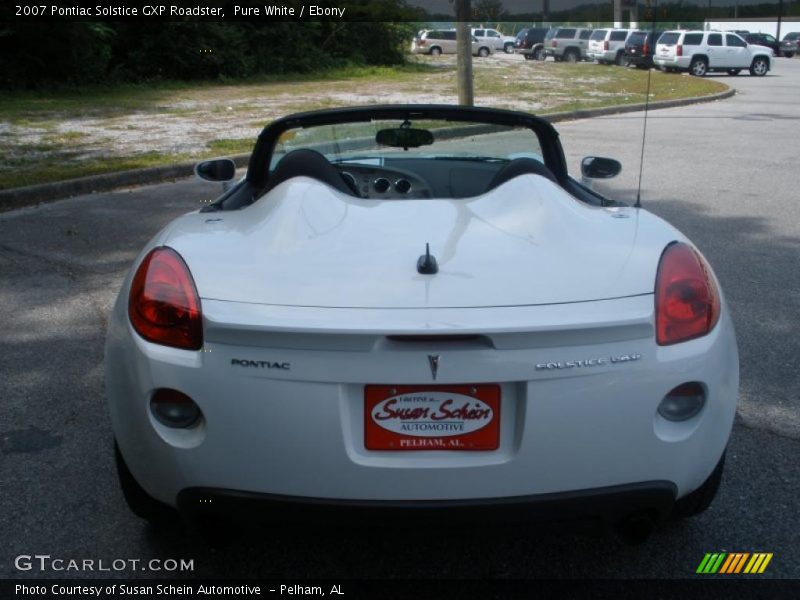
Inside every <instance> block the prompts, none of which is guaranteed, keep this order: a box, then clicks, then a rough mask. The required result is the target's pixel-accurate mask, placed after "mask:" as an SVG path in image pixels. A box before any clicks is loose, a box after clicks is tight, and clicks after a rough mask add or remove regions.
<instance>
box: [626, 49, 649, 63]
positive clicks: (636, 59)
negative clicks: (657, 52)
mask: <svg viewBox="0 0 800 600" xmlns="http://www.w3.org/2000/svg"><path fill="white" fill-rule="evenodd" d="M625 58H626V59H627V60H628V62H629V63H630V64H632V65H648V66H652V64H653V57H652V56H642V55H641V54H628V53H627V52H626V53H625Z"/></svg>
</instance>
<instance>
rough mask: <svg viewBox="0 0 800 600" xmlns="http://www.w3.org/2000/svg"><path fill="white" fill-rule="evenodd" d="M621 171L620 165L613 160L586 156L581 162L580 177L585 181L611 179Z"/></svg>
mask: <svg viewBox="0 0 800 600" xmlns="http://www.w3.org/2000/svg"><path fill="white" fill-rule="evenodd" d="M620 171H622V163H620V162H619V161H618V160H614V159H613V158H602V157H599V156H587V157H586V158H584V159H583V160H582V161H581V175H583V176H584V177H586V178H587V179H611V178H612V177H616V176H617V175H619V173H620Z"/></svg>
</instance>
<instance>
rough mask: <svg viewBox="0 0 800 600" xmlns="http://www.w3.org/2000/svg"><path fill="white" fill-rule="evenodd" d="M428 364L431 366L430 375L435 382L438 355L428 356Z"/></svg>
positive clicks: (437, 370)
mask: <svg viewBox="0 0 800 600" xmlns="http://www.w3.org/2000/svg"><path fill="white" fill-rule="evenodd" d="M428 362H429V363H430V365H431V375H433V380H434V381H436V373H438V372H439V355H438V354H428Z"/></svg>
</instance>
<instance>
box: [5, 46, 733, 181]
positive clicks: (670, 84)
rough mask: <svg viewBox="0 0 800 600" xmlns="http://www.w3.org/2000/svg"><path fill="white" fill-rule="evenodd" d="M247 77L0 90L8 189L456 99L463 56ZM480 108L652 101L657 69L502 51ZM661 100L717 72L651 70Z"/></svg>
mask: <svg viewBox="0 0 800 600" xmlns="http://www.w3.org/2000/svg"><path fill="white" fill-rule="evenodd" d="M412 60H413V61H412V62H411V63H410V64H408V65H406V66H404V67H398V68H381V67H371V68H370V67H364V68H349V69H343V70H338V71H333V72H330V73H326V74H324V75H314V76H297V77H280V78H268V79H259V80H255V81H247V82H237V83H225V84H222V83H199V84H198V83H195V84H188V83H159V84H154V85H124V86H118V87H114V88H90V89H86V90H81V91H72V92H59V93H50V94H46V95H45V94H34V93H14V94H0V189H6V188H13V187H20V186H25V185H33V184H37V183H45V182H48V181H58V180H62V179H69V178H73V177H82V176H85V175H95V174H99V173H107V172H112V171H118V170H123V169H133V168H138V167H149V166H155V165H161V164H170V163H176V162H183V161H188V160H195V159H199V158H203V157H209V156H224V155H231V154H239V153H244V152H248V151H249V150H250V149H252V146H253V143H254V141H255V137H256V135H257V134H258V132H259V131H260V130H261V128H262V127H263V126H264V125H265V124H267V123H268V122H269V121H271V120H272V119H275V118H277V117H279V116H282V115H285V114H287V113H290V112H296V111H304V110H312V109H317V108H330V107H334V106H348V105H356V104H391V103H406V102H408V103H415V102H424V103H446V104H453V103H455V102H456V101H457V94H456V87H455V86H456V80H455V78H456V71H455V58H454V57H452V56H440V57H418V58H414V59H412ZM473 71H474V80H475V100H476V104H477V105H479V106H492V107H499V108H511V109H517V110H524V111H527V112H532V113H535V114H548V113H553V112H560V111H566V110H575V109H582V108H596V107H602V106H611V105H619V104H635V103H640V102H644V100H645V94H646V90H647V85H648V72H647V71H641V70H638V69H626V68H620V67H613V66H601V65H596V64H588V63H583V64H567V63H555V62H551V61H547V62H535V61H525V60H523V59H522V57H521V56H516V55H503V54H500V55H494V56H491V57H489V58H486V59H480V58H475V59H474V62H473ZM650 86H651V87H650V93H651V101H652V100H666V99H673V98H684V97H690V96H703V95H710V94H714V93H717V92H720V91H723V90H724V89H726V86H725V85H724V84H722V83H720V82H718V81H715V80H713V79H706V78H702V79H701V78H696V77H689V76H687V75H675V74H665V73H660V72H652V73H650Z"/></svg>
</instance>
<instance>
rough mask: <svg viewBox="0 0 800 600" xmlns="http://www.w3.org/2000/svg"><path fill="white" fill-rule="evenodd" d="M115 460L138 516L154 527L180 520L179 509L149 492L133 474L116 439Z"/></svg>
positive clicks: (165, 525) (126, 498)
mask: <svg viewBox="0 0 800 600" xmlns="http://www.w3.org/2000/svg"><path fill="white" fill-rule="evenodd" d="M114 460H115V462H116V463H117V476H118V478H119V485H120V487H121V488H122V495H123V496H124V497H125V502H126V503H127V504H128V508H130V509H131V512H132V513H133V514H135V515H136V516H137V517H139V518H142V519H144V520H145V521H148V522H149V523H150V524H151V525H152V526H153V527H156V528H164V527H167V526H170V525H174V524H177V523H179V522H180V517H179V515H178V511H176V510H175V509H174V508H172V507H171V506H167V505H166V504H164V503H163V502H159V501H158V500H156V499H155V498H153V497H152V496H151V495H150V494H148V493H147V492H146V491H145V490H144V488H142V486H140V485H139V482H138V481H136V479H135V478H134V476H133V473H131V471H130V469H128V465H127V464H125V459H124V458H123V457H122V453H121V452H120V451H119V446H117V442H116V440H115V441H114Z"/></svg>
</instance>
